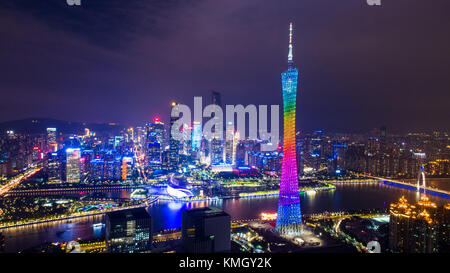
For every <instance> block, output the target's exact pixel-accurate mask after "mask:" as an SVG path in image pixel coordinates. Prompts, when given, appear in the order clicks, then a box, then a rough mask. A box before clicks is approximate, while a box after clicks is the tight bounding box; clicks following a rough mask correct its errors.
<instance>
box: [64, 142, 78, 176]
mask: <svg viewBox="0 0 450 273" xmlns="http://www.w3.org/2000/svg"><path fill="white" fill-rule="evenodd" d="M80 157H81V152H80V149H79V148H68V149H67V150H66V182H67V183H78V182H80V172H81V162H80Z"/></svg>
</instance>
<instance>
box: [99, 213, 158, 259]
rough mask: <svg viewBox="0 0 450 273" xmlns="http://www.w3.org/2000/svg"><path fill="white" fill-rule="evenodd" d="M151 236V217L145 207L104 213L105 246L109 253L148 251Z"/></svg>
mask: <svg viewBox="0 0 450 273" xmlns="http://www.w3.org/2000/svg"><path fill="white" fill-rule="evenodd" d="M152 237H153V236H152V218H151V216H150V215H149V214H148V212H147V210H146V209H145V208H135V209H129V210H121V211H114V212H109V213H107V214H106V248H107V251H108V252H109V253H146V252H149V251H150V249H151V245H152Z"/></svg>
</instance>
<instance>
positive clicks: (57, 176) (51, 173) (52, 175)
mask: <svg viewBox="0 0 450 273" xmlns="http://www.w3.org/2000/svg"><path fill="white" fill-rule="evenodd" d="M47 174H48V181H49V182H50V183H60V182H61V160H60V158H59V156H58V154H57V153H51V154H49V155H48V157H47Z"/></svg>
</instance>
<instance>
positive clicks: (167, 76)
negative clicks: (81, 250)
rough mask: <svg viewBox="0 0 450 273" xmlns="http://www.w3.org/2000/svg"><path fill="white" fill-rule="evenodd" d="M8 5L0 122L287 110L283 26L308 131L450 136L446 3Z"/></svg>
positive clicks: (317, 0)
mask: <svg viewBox="0 0 450 273" xmlns="http://www.w3.org/2000/svg"><path fill="white" fill-rule="evenodd" d="M381 1H382V6H377V7H375V6H368V5H367V4H366V1H365V0H339V1H336V0H283V1H275V0H196V1H191V0H180V1H175V0H81V6H72V7H71V6H68V5H67V4H66V1H65V0H46V1H44V0H43V1H34V0H14V1H13V0H2V1H1V2H0V91H1V99H0V122H1V121H7V120H14V119H22V118H29V117H48V118H57V119H61V120H69V121H86V122H120V123H123V124H127V125H138V124H142V123H144V122H147V121H149V120H151V119H152V118H153V117H154V116H159V117H161V119H162V120H163V121H167V120H168V117H169V114H170V113H169V109H170V108H169V103H170V102H171V101H172V100H176V101H178V102H180V103H184V104H188V105H191V104H193V97H194V96H203V100H204V103H205V104H209V103H210V101H211V90H216V91H218V92H220V93H221V94H222V102H223V103H224V104H244V105H246V104H269V105H270V104H281V98H282V97H281V83H280V73H281V72H283V71H284V70H286V68H287V50H288V48H287V42H288V25H289V22H291V21H292V22H293V23H294V43H295V45H294V46H295V48H294V61H295V66H296V67H297V68H298V69H299V70H300V83H299V93H298V100H297V109H298V110H297V126H298V128H300V129H301V130H313V129H324V130H329V131H341V132H352V131H367V130H369V129H371V128H373V127H380V126H381V125H386V126H387V127H388V129H389V130H390V131H395V132H405V131H418V130H423V129H442V130H448V129H450V126H449V124H450V123H449V120H450V119H449V118H450V110H449V109H450V108H449V106H448V105H449V102H450V35H449V29H450V17H449V16H448V10H450V1H448V0H433V1H428V0H381Z"/></svg>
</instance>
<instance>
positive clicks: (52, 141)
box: [47, 128, 58, 152]
mask: <svg viewBox="0 0 450 273" xmlns="http://www.w3.org/2000/svg"><path fill="white" fill-rule="evenodd" d="M56 151H58V143H57V142H56V128H47V152H56Z"/></svg>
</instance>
